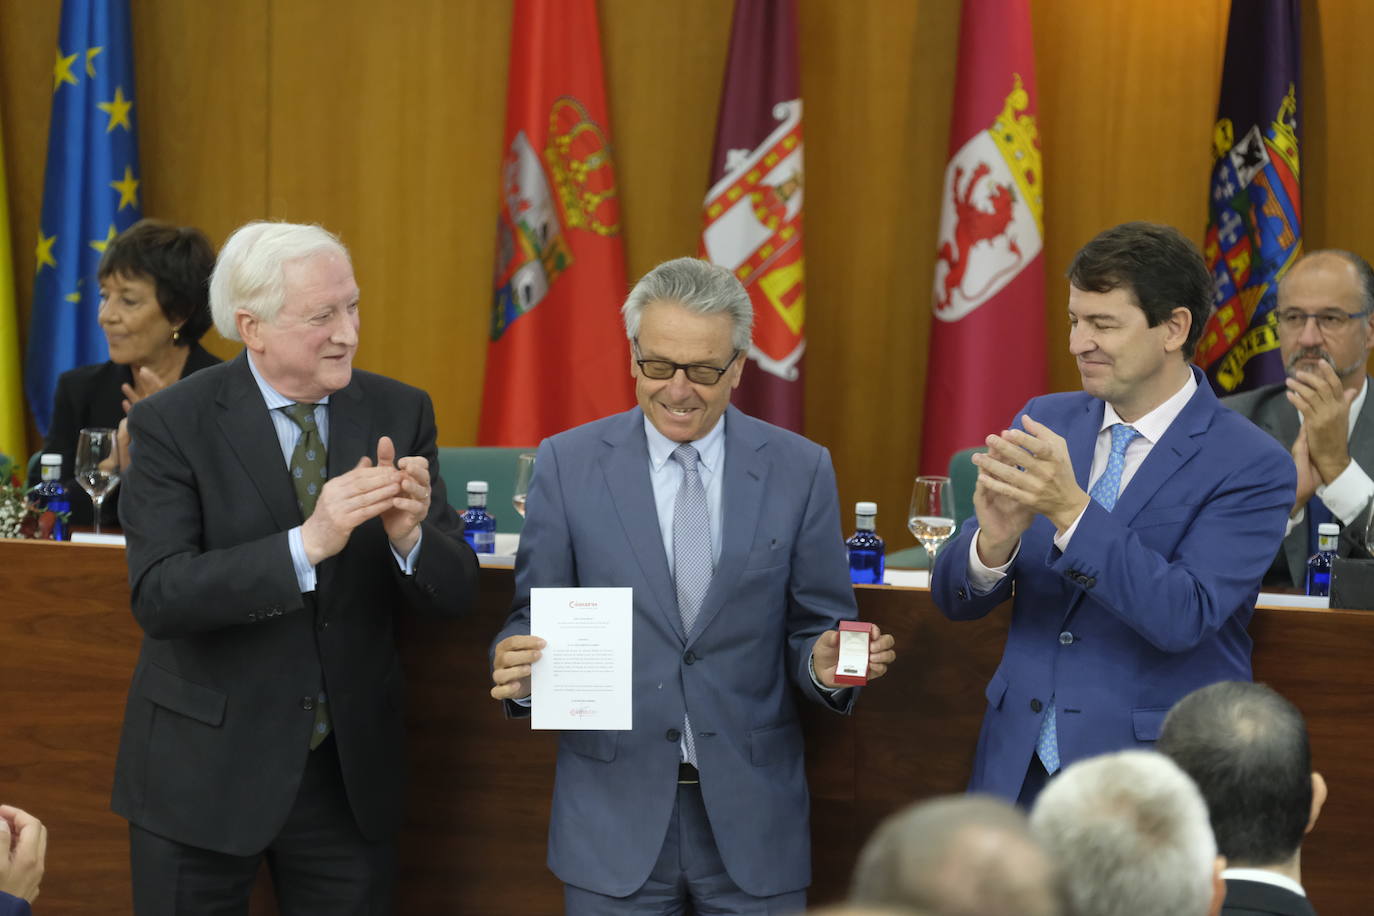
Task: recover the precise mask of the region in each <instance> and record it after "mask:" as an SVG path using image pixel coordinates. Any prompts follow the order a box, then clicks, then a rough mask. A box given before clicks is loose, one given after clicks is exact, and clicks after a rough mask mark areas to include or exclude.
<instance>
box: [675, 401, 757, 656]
mask: <svg viewBox="0 0 1374 916" xmlns="http://www.w3.org/2000/svg"><path fill="white" fill-rule="evenodd" d="M767 444H768V440H767V439H766V438H765V437H764V436H762V435H760V434H759V428H758V427H756V426H755V424H753V423H752V422H751V421H750V419H749V417H746V416H745V415H744V414H742V413H740V412H739V411H737V410H735V409H734V408H733V407H731V408H728V411H727V413H726V414H725V479H724V480H723V481H721V490H720V506H721V514H722V517H721V519H720V523H721V532H722V534H721V547H720V563H719V564H718V565H717V566H716V571H715V574H714V575H713V576H712V577H711V585H710V587H709V588H708V589H707V590H706V597H705V598H704V599H702V602H701V614H700V616H698V617H697V623H696V627H695V629H694V630H693V631H692V633H690V634H688V642H691V641H692V640H693V639H695V637H696V635H697V634H700V633H704V632H706V628H707V627H708V626H710V625H711V621H712V620H714V619H715V616H716V614H718V613H720V609H721V608H722V607H723V606H724V605H725V599H726V597H727V596H728V595H730V594H732V593H733V592H734V591H735V584H736V582H737V581H738V580H739V577H740V573H742V572H743V571H744V565H745V563H747V562H748V560H749V548H750V546H751V545H752V544H753V543H754V533H755V531H756V530H757V529H758V524H759V514H760V510H761V509H762V507H763V491H764V488H765V484H766V483H767V482H768V461H767V458H766V457H765V452H764V450H763V449H764V446H766V445H767Z"/></svg>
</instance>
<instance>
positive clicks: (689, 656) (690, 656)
mask: <svg viewBox="0 0 1374 916" xmlns="http://www.w3.org/2000/svg"><path fill="white" fill-rule="evenodd" d="M682 660H683V661H684V662H686V663H687V664H689V665H693V664H696V660H697V654H696V653H695V652H693V651H692V650H691V649H688V650H687V652H686V653H685V654H684V655H683V656H682Z"/></svg>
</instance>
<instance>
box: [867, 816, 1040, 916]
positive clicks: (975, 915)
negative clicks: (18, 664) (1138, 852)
mask: <svg viewBox="0 0 1374 916" xmlns="http://www.w3.org/2000/svg"><path fill="white" fill-rule="evenodd" d="M850 899H851V900H852V901H854V902H855V903H862V904H874V905H886V906H902V907H912V908H915V909H918V910H922V911H928V912H930V913H936V914H939V916H1050V914H1055V913H1058V912H1059V900H1058V892H1057V889H1056V884H1055V870H1054V867H1053V865H1052V863H1051V861H1050V858H1049V856H1048V855H1047V854H1046V852H1045V850H1044V849H1043V848H1042V847H1041V845H1040V843H1039V842H1038V841H1037V840H1036V838H1035V837H1034V836H1033V835H1032V834H1031V831H1030V828H1029V826H1028V825H1027V823H1026V818H1025V816H1024V815H1022V814H1021V812H1020V811H1018V810H1017V809H1016V808H1014V807H1012V806H1011V805H1009V804H1007V803H1006V802H1003V801H1000V800H998V799H995V798H990V797H987V796H979V795H959V796H948V797H944V798H936V799H931V800H930V801H924V802H920V803H919V804H915V805H911V806H910V807H908V808H906V809H904V810H902V811H899V812H897V813H896V814H894V815H892V816H891V817H889V818H888V819H887V820H885V821H883V823H881V824H880V825H878V829H877V830H875V831H874V833H873V836H872V837H870V838H869V840H868V843H867V844H866V845H865V846H864V848H863V851H862V852H861V853H860V854H859V862H858V864H857V865H856V866H855V868H854V880H853V883H852V885H851V889H850Z"/></svg>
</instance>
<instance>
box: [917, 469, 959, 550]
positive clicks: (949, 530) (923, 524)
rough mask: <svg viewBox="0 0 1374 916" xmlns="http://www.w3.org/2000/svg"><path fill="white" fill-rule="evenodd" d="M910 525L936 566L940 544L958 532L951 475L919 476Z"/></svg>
mask: <svg viewBox="0 0 1374 916" xmlns="http://www.w3.org/2000/svg"><path fill="white" fill-rule="evenodd" d="M906 526H907V528H909V529H910V530H911V533H912V534H914V535H915V536H916V540H918V541H920V542H921V546H923V547H924V548H925V549H926V554H927V555H928V556H929V557H930V568H931V569H932V570H934V569H935V554H936V553H938V552H939V550H940V545H941V544H943V543H944V542H945V541H947V540H949V538H950V536H951V535H952V534H954V499H953V497H952V496H951V495H950V489H949V478H948V477H939V476H929V477H924V476H923V477H917V478H916V484H915V486H913V487H912V488H911V509H910V511H908V512H907V519H906Z"/></svg>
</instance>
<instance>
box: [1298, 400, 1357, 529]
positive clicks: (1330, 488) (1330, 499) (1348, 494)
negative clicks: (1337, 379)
mask: <svg viewBox="0 0 1374 916" xmlns="http://www.w3.org/2000/svg"><path fill="white" fill-rule="evenodd" d="M1368 396H1369V380H1368V378H1366V379H1365V381H1364V382H1363V384H1361V385H1360V393H1359V394H1357V395H1355V400H1353V401H1351V402H1350V417H1349V420H1348V421H1347V426H1346V430H1345V440H1346V442H1349V441H1350V437H1351V436H1353V435H1354V434H1355V423H1356V422H1357V421H1358V420H1359V419H1360V411H1361V410H1364V400H1365V398H1366V397H1368ZM1302 425H1303V416H1302V413H1301V412H1299V414H1298V426H1299V427H1301V426H1302ZM1317 498H1318V499H1320V500H1321V501H1322V502H1323V503H1325V504H1326V508H1328V509H1330V510H1331V514H1332V515H1334V516H1335V517H1336V518H1338V519H1340V520H1341V524H1343V525H1348V524H1350V523H1351V522H1353V521H1354V520H1355V519H1356V518H1358V517H1359V515H1360V513H1361V512H1363V511H1364V507H1365V506H1367V505H1369V501H1370V499H1374V480H1371V479H1370V477H1369V474H1368V473H1367V472H1366V471H1365V470H1364V468H1362V467H1360V464H1359V462H1358V461H1356V460H1355V459H1354V458H1353V457H1352V458H1351V459H1350V463H1349V464H1348V465H1346V466H1345V470H1344V471H1341V472H1340V473H1339V474H1337V475H1336V479H1335V480H1333V481H1331V482H1330V483H1324V484H1318V485H1317ZM1306 518H1307V507H1306V506H1304V507H1303V508H1301V509H1299V510H1298V514H1297V515H1290V516H1289V517H1288V527H1287V529H1285V531H1284V537H1287V536H1288V534H1289V533H1290V532H1291V531H1292V530H1293V529H1294V528H1296V527H1297V526H1298V525H1301V524H1302V523H1303V521H1304V520H1305V519H1306Z"/></svg>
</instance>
